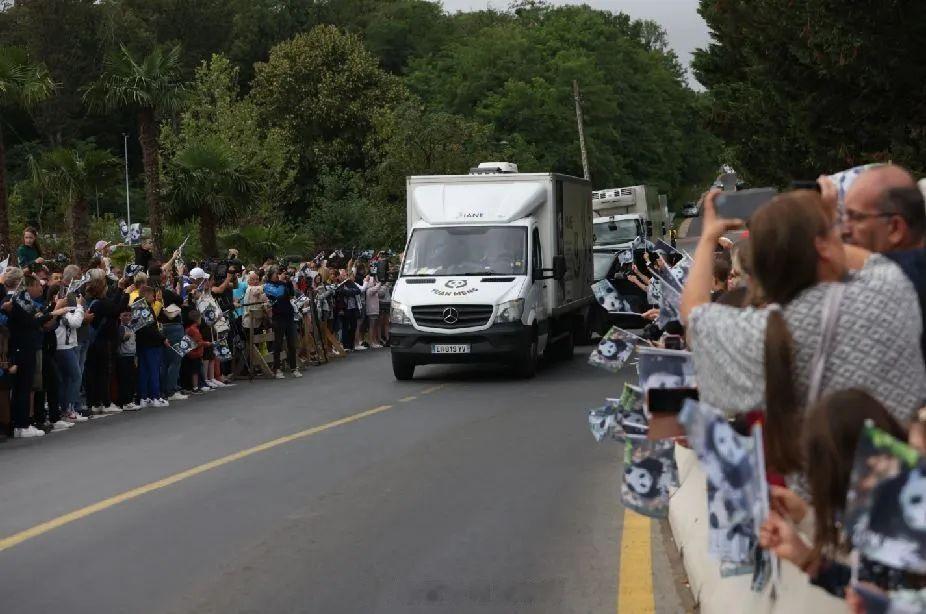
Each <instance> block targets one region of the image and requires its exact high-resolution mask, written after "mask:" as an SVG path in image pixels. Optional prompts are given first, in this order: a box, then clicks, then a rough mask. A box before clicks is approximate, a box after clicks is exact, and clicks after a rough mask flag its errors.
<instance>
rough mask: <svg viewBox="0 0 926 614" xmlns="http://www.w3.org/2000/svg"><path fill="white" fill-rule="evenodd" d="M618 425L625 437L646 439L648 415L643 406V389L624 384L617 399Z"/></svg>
mask: <svg viewBox="0 0 926 614" xmlns="http://www.w3.org/2000/svg"><path fill="white" fill-rule="evenodd" d="M618 407H619V410H618V420H617V422H618V426H619V427H620V430H621V431H622V432H623V434H624V437H625V438H626V439H646V438H647V437H648V436H649V416H647V415H646V410H645V409H644V408H643V390H642V389H640V388H638V387H636V386H631V385H630V384H624V391H623V393H622V394H621V398H620V400H619V401H618Z"/></svg>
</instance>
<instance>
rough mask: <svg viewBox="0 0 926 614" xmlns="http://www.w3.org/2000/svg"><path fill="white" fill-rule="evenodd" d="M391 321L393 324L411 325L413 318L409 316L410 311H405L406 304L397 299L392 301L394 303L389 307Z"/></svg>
mask: <svg viewBox="0 0 926 614" xmlns="http://www.w3.org/2000/svg"><path fill="white" fill-rule="evenodd" d="M389 322H390V323H391V324H407V325H408V326H411V324H412V319H411V318H410V317H408V312H407V311H405V305H403V304H402V303H399V302H397V301H392V305H391V307H390V309H389Z"/></svg>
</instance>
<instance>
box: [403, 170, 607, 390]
mask: <svg viewBox="0 0 926 614" xmlns="http://www.w3.org/2000/svg"><path fill="white" fill-rule="evenodd" d="M407 207H408V242H407V244H406V248H405V254H404V258H403V260H402V265H401V268H400V273H399V277H398V279H397V281H396V285H395V288H394V290H393V294H392V306H391V313H390V346H391V351H392V367H393V371H394V373H395V376H396V378H397V379H399V380H407V379H411V378H412V377H413V376H414V372H415V367H416V366H417V365H424V364H434V363H472V362H495V363H504V364H508V365H510V366H512V367H513V368H514V369H515V370H516V372H517V373H518V374H519V375H521V376H522V377H531V376H533V375H534V372H535V370H536V367H537V361H538V360H539V358H540V356H541V355H543V354H544V353H545V352H547V350H548V349H549V348H551V347H554V345H553V344H556V347H558V348H560V350H561V352H562V353H563V354H564V355H568V356H571V355H572V350H573V343H574V340H575V338H574V337H575V335H577V334H578V335H584V334H585V333H586V331H587V322H588V310H589V307H590V305H591V304H592V302H593V297H592V291H591V284H592V224H591V220H592V194H591V186H590V184H589V182H588V181H586V180H584V179H578V178H576V177H569V176H566V175H558V174H551V173H519V172H517V167H516V166H515V165H514V164H511V163H497V162H496V163H482V164H480V165H479V166H478V167H477V168H475V169H473V170H472V171H471V172H470V174H468V175H444V176H423V177H409V178H408V179H407Z"/></svg>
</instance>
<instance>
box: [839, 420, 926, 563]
mask: <svg viewBox="0 0 926 614" xmlns="http://www.w3.org/2000/svg"><path fill="white" fill-rule="evenodd" d="M845 526H846V533H847V534H848V535H851V536H852V540H853V545H854V546H855V547H856V548H857V549H858V550H859V552H860V554H861V555H862V556H863V557H864V558H865V559H868V561H871V562H875V563H879V564H881V565H886V566H888V567H892V568H894V569H897V570H903V571H906V572H909V573H914V574H926V459H924V458H923V457H922V456H920V455H918V454H917V453H916V451H915V450H914V449H913V448H911V447H910V446H908V445H907V444H906V443H904V442H901V441H898V440H897V439H895V438H894V437H892V436H891V435H889V434H887V433H885V432H884V431H882V430H880V429H877V428H875V427H874V426H866V427H865V428H864V430H863V431H862V434H861V436H860V437H859V442H858V445H857V446H856V448H855V463H854V465H853V467H852V475H851V477H850V479H849V492H848V495H847V496H846V516H845Z"/></svg>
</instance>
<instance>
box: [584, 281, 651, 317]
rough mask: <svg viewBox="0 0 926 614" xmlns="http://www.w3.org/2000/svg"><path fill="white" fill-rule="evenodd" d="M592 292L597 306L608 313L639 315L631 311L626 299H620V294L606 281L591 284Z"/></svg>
mask: <svg viewBox="0 0 926 614" xmlns="http://www.w3.org/2000/svg"><path fill="white" fill-rule="evenodd" d="M592 292H594V293H595V299H596V300H597V301H598V304H599V305H601V307H602V308H603V309H604V310H605V311H607V312H608V313H626V314H630V315H635V316H636V315H640V314H638V313H637V312H636V311H634V310H633V308H632V307H631V306H630V303H629V302H627V299H625V298H622V297H621V295H620V293H618V291H617V290H615V289H614V286H612V285H611V282H610V281H608V280H607V279H602V280H601V281H598V282H595V283H594V284H592Z"/></svg>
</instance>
